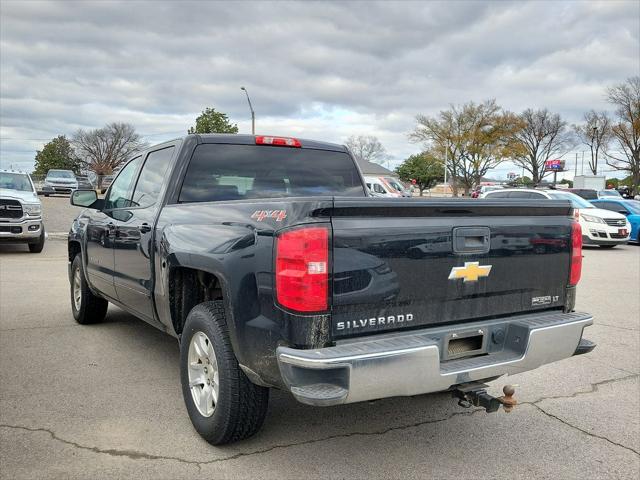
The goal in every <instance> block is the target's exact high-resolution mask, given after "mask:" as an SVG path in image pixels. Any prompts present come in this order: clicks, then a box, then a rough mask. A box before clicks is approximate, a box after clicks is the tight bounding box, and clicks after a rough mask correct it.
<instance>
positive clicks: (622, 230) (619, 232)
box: [618, 228, 627, 236]
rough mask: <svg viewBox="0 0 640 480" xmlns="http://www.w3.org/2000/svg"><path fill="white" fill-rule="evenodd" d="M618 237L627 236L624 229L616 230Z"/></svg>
mask: <svg viewBox="0 0 640 480" xmlns="http://www.w3.org/2000/svg"><path fill="white" fill-rule="evenodd" d="M618 235H624V236H626V235H627V229H626V228H619V229H618Z"/></svg>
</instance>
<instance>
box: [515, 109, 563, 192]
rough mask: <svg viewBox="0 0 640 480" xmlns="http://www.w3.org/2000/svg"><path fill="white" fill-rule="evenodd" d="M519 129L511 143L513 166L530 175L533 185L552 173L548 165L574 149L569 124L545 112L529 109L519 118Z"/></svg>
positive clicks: (545, 110) (543, 110)
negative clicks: (549, 161) (547, 169)
mask: <svg viewBox="0 0 640 480" xmlns="http://www.w3.org/2000/svg"><path fill="white" fill-rule="evenodd" d="M517 122H518V125H517V126H516V129H515V131H514V133H513V136H512V137H511V139H510V149H511V155H510V156H511V158H512V160H513V162H514V163H515V164H516V165H518V166H520V167H522V168H524V169H525V170H526V171H527V172H529V173H530V174H531V179H532V181H533V184H534V185H537V184H539V183H540V181H542V179H543V178H544V177H545V176H546V175H547V174H548V173H550V171H549V172H547V171H545V162H546V161H547V160H549V159H551V158H553V157H560V156H562V155H563V154H564V153H566V151H567V150H569V149H571V147H572V144H571V139H570V135H569V132H568V131H567V128H566V126H567V123H566V122H564V121H563V120H562V118H560V115H558V114H557V113H551V112H550V111H549V110H547V109H546V108H544V109H541V110H532V109H530V108H528V109H526V110H525V111H524V112H522V113H521V114H520V115H518V117H517Z"/></svg>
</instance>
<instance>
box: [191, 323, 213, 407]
mask: <svg viewBox="0 0 640 480" xmlns="http://www.w3.org/2000/svg"><path fill="white" fill-rule="evenodd" d="M188 361H189V367H188V368H189V370H188V371H189V388H190V389H191V396H192V397H193V403H194V404H195V405H196V408H197V409H198V412H200V415H202V416H203V417H210V416H211V415H213V412H214V410H215V408H216V402H217V401H218V393H219V391H220V383H219V382H220V378H219V376H218V362H217V361H216V355H215V352H214V350H213V345H212V344H211V340H209V337H207V335H205V334H204V333H203V332H196V333H194V334H193V337H191V341H190V342H189V354H188Z"/></svg>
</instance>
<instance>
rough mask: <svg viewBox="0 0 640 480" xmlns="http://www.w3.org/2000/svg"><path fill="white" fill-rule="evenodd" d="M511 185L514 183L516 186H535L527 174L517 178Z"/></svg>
mask: <svg viewBox="0 0 640 480" xmlns="http://www.w3.org/2000/svg"><path fill="white" fill-rule="evenodd" d="M509 185H513V186H514V187H533V180H531V179H530V178H529V177H527V176H526V175H525V176H524V177H518V178H516V179H515V180H514V181H513V182H511V183H510V184H509Z"/></svg>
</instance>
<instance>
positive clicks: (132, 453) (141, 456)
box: [0, 424, 200, 469]
mask: <svg viewBox="0 0 640 480" xmlns="http://www.w3.org/2000/svg"><path fill="white" fill-rule="evenodd" d="M0 428H10V429H13V430H25V431H27V432H43V433H48V434H49V435H50V436H51V438H52V439H54V440H57V441H59V442H62V443H64V444H65V445H70V446H72V447H74V448H78V449H80V450H87V451H89V452H93V453H101V454H105V455H110V456H113V457H127V458H130V459H132V460H173V461H176V462H180V463H187V464H190V465H195V466H197V467H198V469H200V465H199V463H200V462H196V461H191V460H185V459H184V458H179V457H170V456H164V455H153V454H150V453H144V452H138V451H136V450H117V449H115V448H107V449H104V448H99V447H89V446H86V445H81V444H79V443H77V442H73V441H71V440H66V439H64V438H62V437H59V436H58V435H56V433H55V432H53V430H49V429H48V428H31V427H25V426H22V425H8V424H0Z"/></svg>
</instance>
